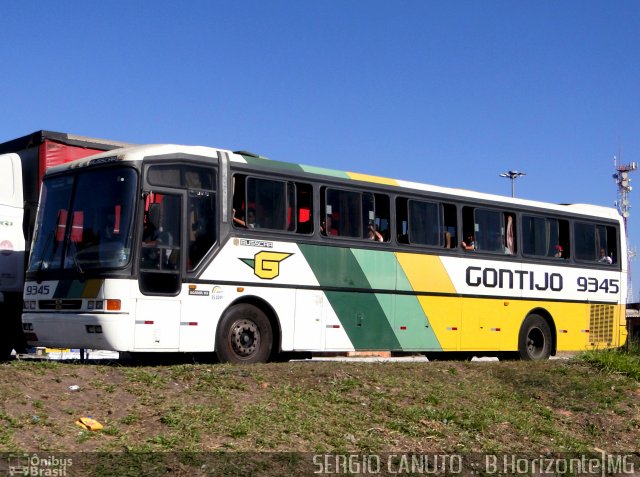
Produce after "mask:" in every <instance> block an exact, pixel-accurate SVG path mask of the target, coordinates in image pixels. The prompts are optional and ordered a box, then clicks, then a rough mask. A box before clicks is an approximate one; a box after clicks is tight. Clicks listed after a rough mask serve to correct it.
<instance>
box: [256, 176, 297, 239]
mask: <svg viewBox="0 0 640 477" xmlns="http://www.w3.org/2000/svg"><path fill="white" fill-rule="evenodd" d="M247 204H248V208H249V210H248V213H247V217H248V216H249V213H250V212H251V210H253V211H254V213H255V222H254V224H253V227H251V228H265V229H276V230H285V229H286V228H287V227H286V225H287V190H286V183H285V182H282V181H273V180H268V179H258V178H254V177H250V178H249V179H247ZM247 225H248V226H250V225H251V224H247Z"/></svg>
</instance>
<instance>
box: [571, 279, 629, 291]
mask: <svg viewBox="0 0 640 477" xmlns="http://www.w3.org/2000/svg"><path fill="white" fill-rule="evenodd" d="M577 284H578V291H579V292H585V293H598V292H604V293H613V294H615V293H619V292H620V280H618V279H616V278H604V279H602V280H598V279H597V278H596V277H578V282H577Z"/></svg>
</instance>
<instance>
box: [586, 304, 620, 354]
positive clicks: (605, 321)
mask: <svg viewBox="0 0 640 477" xmlns="http://www.w3.org/2000/svg"><path fill="white" fill-rule="evenodd" d="M615 309H616V307H615V305H591V310H590V313H589V336H590V338H589V341H590V342H591V344H592V345H597V344H598V343H606V344H607V345H610V344H611V343H612V341H613V317H614V314H615Z"/></svg>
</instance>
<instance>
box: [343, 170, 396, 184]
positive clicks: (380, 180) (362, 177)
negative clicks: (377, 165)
mask: <svg viewBox="0 0 640 477" xmlns="http://www.w3.org/2000/svg"><path fill="white" fill-rule="evenodd" d="M347 176H348V177H349V179H353V180H356V181H365V182H373V183H375V184H384V185H390V186H397V185H398V181H397V180H395V179H389V178H388V177H379V176H370V175H368V174H360V173H358V172H347Z"/></svg>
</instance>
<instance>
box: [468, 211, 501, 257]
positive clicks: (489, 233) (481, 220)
mask: <svg viewBox="0 0 640 477" xmlns="http://www.w3.org/2000/svg"><path fill="white" fill-rule="evenodd" d="M475 232H476V249H477V250H482V251H485V252H487V251H488V252H504V244H505V241H504V229H503V227H502V216H501V214H500V213H499V212H496V211H492V210H482V209H476V211H475Z"/></svg>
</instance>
